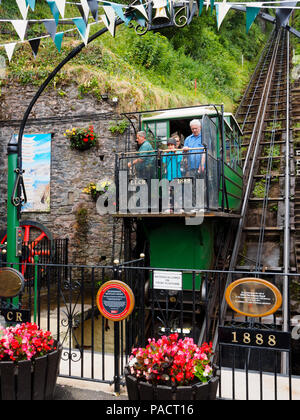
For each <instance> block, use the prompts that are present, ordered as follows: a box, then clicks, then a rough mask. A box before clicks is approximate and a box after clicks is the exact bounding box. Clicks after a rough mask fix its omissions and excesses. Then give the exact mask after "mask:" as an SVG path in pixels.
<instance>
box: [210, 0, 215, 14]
mask: <svg viewBox="0 0 300 420" xmlns="http://www.w3.org/2000/svg"><path fill="white" fill-rule="evenodd" d="M214 5H215V0H210V10H211V14H212V12H213V11H214Z"/></svg>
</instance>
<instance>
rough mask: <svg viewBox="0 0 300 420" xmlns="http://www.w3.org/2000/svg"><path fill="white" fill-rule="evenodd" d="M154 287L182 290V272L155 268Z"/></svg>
mask: <svg viewBox="0 0 300 420" xmlns="http://www.w3.org/2000/svg"><path fill="white" fill-rule="evenodd" d="M153 289H156V290H158V289H161V290H176V291H181V290H182V272H181V271H180V272H178V271H160V270H154V271H153Z"/></svg>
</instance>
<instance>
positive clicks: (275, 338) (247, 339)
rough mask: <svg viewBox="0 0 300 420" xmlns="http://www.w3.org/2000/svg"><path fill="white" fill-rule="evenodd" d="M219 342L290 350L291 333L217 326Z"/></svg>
mask: <svg viewBox="0 0 300 420" xmlns="http://www.w3.org/2000/svg"><path fill="white" fill-rule="evenodd" d="M219 342H220V344H231V345H236V346H246V347H259V348H267V349H274V350H283V351H284V350H286V351H289V350H290V346H291V334H290V333H288V332H282V331H276V330H262V329H253V328H251V329H250V328H235V327H219Z"/></svg>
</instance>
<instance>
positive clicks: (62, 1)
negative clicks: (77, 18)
mask: <svg viewBox="0 0 300 420" xmlns="http://www.w3.org/2000/svg"><path fill="white" fill-rule="evenodd" d="M55 3H56V7H57V8H58V10H59V13H60V15H61V17H62V18H64V17H65V8H66V0H55Z"/></svg>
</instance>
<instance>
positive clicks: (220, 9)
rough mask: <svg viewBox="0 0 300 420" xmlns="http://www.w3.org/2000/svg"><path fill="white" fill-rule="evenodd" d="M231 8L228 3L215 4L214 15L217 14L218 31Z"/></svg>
mask: <svg viewBox="0 0 300 420" xmlns="http://www.w3.org/2000/svg"><path fill="white" fill-rule="evenodd" d="M230 8H231V4H228V3H224V2H223V3H218V4H216V13H217V24H218V30H219V29H220V26H221V24H222V22H223V20H224V18H225V16H226V15H227V13H228V11H229V10H230Z"/></svg>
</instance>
